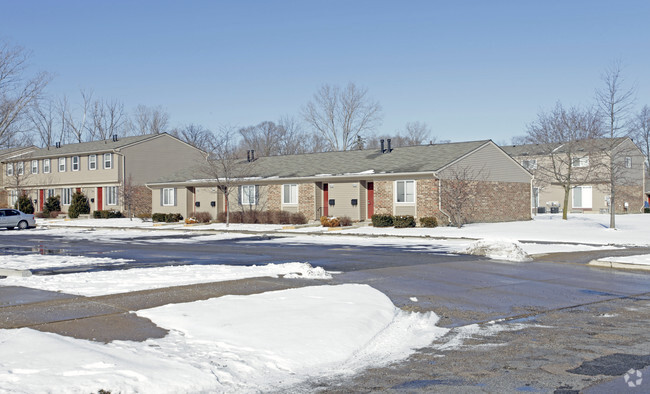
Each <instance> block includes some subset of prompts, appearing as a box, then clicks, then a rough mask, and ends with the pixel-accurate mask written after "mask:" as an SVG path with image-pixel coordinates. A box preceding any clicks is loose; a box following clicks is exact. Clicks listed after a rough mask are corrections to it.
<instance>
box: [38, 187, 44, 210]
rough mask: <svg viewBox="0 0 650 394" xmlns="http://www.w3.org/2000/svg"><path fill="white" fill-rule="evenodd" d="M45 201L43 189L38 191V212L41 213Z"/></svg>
mask: <svg viewBox="0 0 650 394" xmlns="http://www.w3.org/2000/svg"><path fill="white" fill-rule="evenodd" d="M44 200H45V189H41V190H39V191H38V210H39V211H40V212H43V201H44Z"/></svg>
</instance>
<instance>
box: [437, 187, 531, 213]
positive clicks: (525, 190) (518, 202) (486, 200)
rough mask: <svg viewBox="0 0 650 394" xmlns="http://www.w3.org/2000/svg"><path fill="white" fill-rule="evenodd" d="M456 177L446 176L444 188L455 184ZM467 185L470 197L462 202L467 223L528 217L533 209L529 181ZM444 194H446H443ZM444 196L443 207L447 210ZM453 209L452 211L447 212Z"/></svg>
mask: <svg viewBox="0 0 650 394" xmlns="http://www.w3.org/2000/svg"><path fill="white" fill-rule="evenodd" d="M454 182H457V181H452V180H443V181H442V187H443V194H444V193H445V191H444V190H445V188H450V187H453V185H451V183H454ZM464 187H466V188H468V190H469V199H468V201H467V203H466V204H464V206H463V210H464V216H465V218H466V220H465V223H476V222H479V223H480V222H488V223H489V222H507V221H515V220H527V219H530V218H531V212H530V201H531V200H530V198H531V197H530V185H529V184H528V183H515V182H478V181H473V182H468V183H466V184H465V185H464ZM443 197H444V196H443ZM445 205H446V204H445V198H443V204H442V209H443V210H444V211H446V212H448V211H449V209H446V207H445ZM448 213H451V212H448Z"/></svg>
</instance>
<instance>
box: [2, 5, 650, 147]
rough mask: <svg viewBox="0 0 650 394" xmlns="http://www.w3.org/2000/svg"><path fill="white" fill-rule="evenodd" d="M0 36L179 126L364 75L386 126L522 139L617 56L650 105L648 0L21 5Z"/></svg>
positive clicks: (235, 118) (69, 85) (82, 84)
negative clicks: (157, 109) (413, 124)
mask: <svg viewBox="0 0 650 394" xmlns="http://www.w3.org/2000/svg"><path fill="white" fill-rule="evenodd" d="M0 7H1V8H0V9H1V10H2V11H1V12H0V13H1V14H2V17H1V20H2V22H1V23H0V38H2V39H7V40H9V41H10V42H11V43H13V44H16V45H21V46H24V47H26V48H27V49H29V50H31V51H33V56H32V59H31V64H32V66H33V68H34V69H35V70H36V69H38V70H45V71H49V72H51V73H53V74H54V76H55V78H54V80H53V81H52V82H51V84H50V85H49V87H48V93H49V94H50V95H51V96H52V97H60V96H62V95H63V94H66V95H68V97H69V100H70V101H72V102H75V101H78V100H79V90H80V89H87V90H92V91H93V92H94V97H95V98H106V99H117V100H119V101H122V102H123V103H124V104H125V107H126V108H127V110H131V109H132V108H134V107H135V106H136V105H138V104H145V105H148V106H162V107H163V108H164V109H165V110H166V111H167V112H168V113H169V114H170V123H171V126H182V125H185V124H188V123H196V124H201V125H203V126H205V127H207V128H211V129H216V128H217V127H218V126H219V125H233V126H241V127H244V126H249V125H253V124H257V123H259V122H261V121H265V120H272V121H275V120H278V119H279V118H280V117H281V116H285V115H289V116H295V117H296V118H299V117H300V111H301V108H302V107H303V106H304V105H305V104H306V103H307V102H308V101H309V100H310V98H311V97H312V95H313V94H314V93H315V92H316V91H317V90H318V88H319V87H320V86H321V85H323V84H326V83H327V84H333V85H341V86H343V85H345V84H347V83H348V82H350V81H351V82H354V83H356V84H357V85H359V86H362V87H365V88H367V89H368V93H369V96H371V97H372V98H373V99H375V100H377V101H379V102H380V104H381V105H382V107H383V115H384V116H383V124H382V126H381V127H380V129H379V131H378V132H379V133H381V134H390V133H394V132H396V131H397V130H399V129H400V128H402V127H403V126H404V124H405V123H406V122H409V121H421V122H426V123H427V124H428V125H429V126H431V128H432V130H433V134H434V135H435V136H437V137H438V138H439V139H449V140H452V141H463V140H476V139H486V138H490V139H493V140H494V141H496V142H498V143H500V142H506V141H509V140H510V138H511V137H512V136H515V135H521V134H523V133H524V131H525V127H526V124H527V123H530V122H531V121H533V120H534V119H535V117H536V114H537V113H538V112H539V111H540V110H543V109H549V108H551V107H553V106H554V105H555V102H556V101H558V100H559V101H561V102H562V103H563V104H565V105H592V104H593V97H594V90H595V89H596V88H598V87H600V86H601V84H602V83H601V79H600V77H601V74H602V73H603V71H604V70H605V68H606V67H608V66H610V65H611V64H612V63H613V62H614V61H616V60H620V61H621V63H622V65H623V67H624V68H623V75H624V77H625V80H626V83H627V86H632V85H635V86H636V88H637V108H640V107H642V106H643V105H645V104H648V105H650V81H649V80H648V65H650V34H649V33H650V27H649V26H650V2H648V1H625V0H622V1H617V2H612V1H543V2H540V1H538V2H533V1H445V2H443V1H378V0H375V1H338V0H334V1H306V0H305V1H228V2H226V1H182V2H181V1H155V2H154V1H65V0H61V1H13V0H0Z"/></svg>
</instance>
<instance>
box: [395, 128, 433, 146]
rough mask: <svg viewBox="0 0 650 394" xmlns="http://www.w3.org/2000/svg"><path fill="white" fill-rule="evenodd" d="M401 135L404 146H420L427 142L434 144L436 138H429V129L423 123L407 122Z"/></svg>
mask: <svg viewBox="0 0 650 394" xmlns="http://www.w3.org/2000/svg"><path fill="white" fill-rule="evenodd" d="M403 135H404V138H405V140H406V141H405V143H406V145H422V144H423V143H425V142H427V141H429V142H431V143H435V142H436V137H433V136H431V128H430V127H429V126H428V125H427V124H426V123H424V122H407V123H406V125H405V126H404V132H403Z"/></svg>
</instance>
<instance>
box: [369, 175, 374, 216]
mask: <svg viewBox="0 0 650 394" xmlns="http://www.w3.org/2000/svg"><path fill="white" fill-rule="evenodd" d="M374 214H375V183H374V182H368V217H369V218H370V217H371V216H372V215H374Z"/></svg>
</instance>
